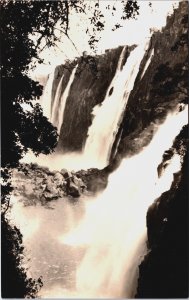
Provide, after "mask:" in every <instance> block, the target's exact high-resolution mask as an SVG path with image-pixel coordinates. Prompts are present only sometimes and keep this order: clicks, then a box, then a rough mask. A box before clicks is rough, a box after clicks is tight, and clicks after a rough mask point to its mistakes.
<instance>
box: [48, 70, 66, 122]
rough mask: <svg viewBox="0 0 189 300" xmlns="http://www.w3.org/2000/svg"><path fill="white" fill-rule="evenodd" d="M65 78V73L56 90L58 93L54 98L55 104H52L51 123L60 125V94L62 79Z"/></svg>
mask: <svg viewBox="0 0 189 300" xmlns="http://www.w3.org/2000/svg"><path fill="white" fill-rule="evenodd" d="M63 79H64V74H63V75H62V78H61V79H60V81H59V84H58V87H57V90H56V95H55V98H54V102H53V106H52V114H51V118H50V121H51V123H52V124H53V125H54V126H55V127H58V121H59V103H60V95H61V92H62V81H63Z"/></svg>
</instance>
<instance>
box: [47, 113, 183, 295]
mask: <svg viewBox="0 0 189 300" xmlns="http://www.w3.org/2000/svg"><path fill="white" fill-rule="evenodd" d="M186 123H187V109H185V110H183V111H182V112H179V113H176V112H175V113H174V114H173V115H169V116H168V118H167V119H166V121H165V122H164V124H162V125H160V127H159V129H158V131H157V132H156V134H155V136H154V138H153V140H152V141H151V143H150V144H149V145H148V146H147V147H146V148H144V150H143V151H142V152H141V153H139V154H137V155H135V156H133V157H130V158H127V159H125V160H124V161H123V162H122V164H121V165H120V167H119V168H118V169H117V170H116V171H115V172H114V173H112V174H111V175H110V177H109V183H108V187H107V188H106V190H105V191H104V192H103V193H102V194H100V195H99V196H97V197H96V198H95V199H93V200H90V199H88V200H87V201H84V202H82V201H81V202H79V203H80V204H79V203H78V205H81V203H82V207H83V205H84V208H85V212H84V214H83V213H82V214H81V216H80V220H77V222H75V220H74V218H73V215H74V211H75V206H72V205H71V204H70V209H69V211H67V212H66V219H67V220H69V221H67V224H69V225H68V227H67V228H66V231H67V233H61V230H62V229H61V228H62V227H61V228H60V232H59V235H58V232H57V230H53V229H52V228H51V230H53V232H56V235H55V234H54V238H56V243H57V245H56V244H55V247H60V245H62V247H63V249H64V247H70V251H69V253H70V254H68V253H67V252H66V253H67V254H66V255H70V258H69V259H68V258H66V259H67V261H68V260H70V261H75V260H76V261H77V263H76V278H75V275H74V273H73V270H72V273H70V274H69V273H67V277H68V278H70V279H69V284H68V286H66V285H65V284H64V281H62V283H59V284H54V285H52V286H51V287H49V286H48V285H44V288H42V290H41V296H42V297H61V298H108V297H109V298H117V297H126V298H132V297H133V296H134V294H135V291H136V286H137V276H138V265H139V264H140V262H141V260H142V257H143V255H144V254H145V252H146V246H145V240H146V213H147V209H148V207H149V206H150V204H151V203H153V201H154V200H155V199H156V198H157V197H159V196H160V195H161V194H162V193H163V192H165V191H166V190H169V189H170V186H171V183H172V181H173V174H174V173H175V172H177V171H179V169H180V157H179V156H178V155H175V156H174V157H173V158H172V160H171V162H170V164H169V165H168V166H167V168H166V170H165V172H164V173H163V175H162V177H160V178H158V175H157V167H158V165H159V164H160V163H161V161H162V155H163V153H164V152H165V151H166V150H167V149H169V148H170V147H171V146H172V143H173V141H174V138H175V137H176V136H177V135H178V133H179V132H180V130H181V128H182V127H183V125H185V124H186ZM48 220H49V219H48V218H47V221H46V223H45V224H46V225H45V232H46V231H47V232H48V228H46V226H48V225H47V224H48ZM55 223H56V226H57V222H55ZM77 224H78V225H77ZM50 226H51V227H52V223H51V225H50ZM69 226H70V227H69ZM69 228H70V230H69ZM43 234H44V232H43ZM47 235H48V234H47ZM44 238H45V237H44ZM45 239H46V238H45ZM81 250H82V251H84V256H83V255H82V256H81V257H80V258H78V257H79V253H80V251H81ZM55 251H56V250H55ZM41 255H43V254H41ZM49 259H51V258H49ZM62 260H64V254H62ZM51 264H53V262H51ZM70 276H71V277H70ZM74 278H75V279H74Z"/></svg>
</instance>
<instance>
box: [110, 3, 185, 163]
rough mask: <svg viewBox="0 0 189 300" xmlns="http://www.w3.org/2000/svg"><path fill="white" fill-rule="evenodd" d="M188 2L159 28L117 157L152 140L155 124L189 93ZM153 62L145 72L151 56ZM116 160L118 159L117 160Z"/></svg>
mask: <svg viewBox="0 0 189 300" xmlns="http://www.w3.org/2000/svg"><path fill="white" fill-rule="evenodd" d="M187 9H188V4H187V2H186V1H183V2H181V3H180V5H179V8H178V9H176V10H175V12H174V14H173V15H172V16H169V17H168V18H167V25H166V26H165V27H164V28H163V30H162V32H155V33H154V34H153V36H152V38H151V43H150V46H149V49H148V50H147V53H146V55H145V57H144V58H143V61H142V63H141V66H140V71H139V73H138V76H137V78H136V81H135V85H134V88H133V91H132V92H131V94H130V97H129V100H128V104H127V108H126V111H125V117H124V119H123V122H122V126H121V127H120V131H119V133H120V132H122V135H121V142H120V144H119V147H118V153H117V156H116V158H115V160H116V161H117V163H118V161H119V159H120V158H122V157H124V156H127V155H130V154H133V153H136V152H138V151H140V150H141V148H142V147H143V146H145V145H147V144H148V143H149V141H150V140H151V138H152V136H153V134H154V131H155V129H156V128H155V127H156V126H155V125H156V124H159V123H161V122H162V121H163V120H164V118H165V116H166V115H167V112H169V111H171V110H172V109H173V108H174V107H175V106H176V105H177V104H179V103H180V104H182V103H187V97H188V45H187V40H188V39H187V37H188V12H187ZM149 58H150V59H151V62H150V64H149V66H148V68H147V69H146V72H145V74H144V76H143V71H144V69H145V66H147V65H148V60H149ZM115 164H116V163H115Z"/></svg>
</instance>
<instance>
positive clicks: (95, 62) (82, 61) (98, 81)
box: [52, 47, 133, 152]
mask: <svg viewBox="0 0 189 300" xmlns="http://www.w3.org/2000/svg"><path fill="white" fill-rule="evenodd" d="M132 49H133V47H128V48H127V51H126V52H125V57H124V60H123V63H125V62H126V59H127V57H128V56H129V53H130V51H131V50H132ZM122 50H123V47H119V48H116V49H112V50H108V51H106V53H105V54H104V55H99V56H96V57H91V56H86V55H84V56H83V57H81V58H79V59H76V60H75V61H74V62H72V63H67V64H66V65H61V66H58V67H57V68H56V70H55V78H54V82H53V88H52V105H53V100H54V98H55V93H56V89H57V86H58V83H59V81H60V80H61V77H62V75H64V78H63V81H62V91H64V90H65V88H66V85H67V84H68V81H69V78H70V74H71V72H72V71H73V68H74V67H75V66H77V67H76V72H75V77H74V80H73V83H72V85H71V88H70V92H69V95H68V97H67V100H66V106H65V111H64V122H63V124H62V127H61V131H60V138H59V143H58V150H59V151H60V152H62V151H64V152H65V151H80V150H82V148H83V146H84V144H85V141H86V138H87V131H88V128H89V126H90V125H91V123H92V116H91V113H92V109H93V107H94V106H95V105H97V104H99V103H101V102H102V101H103V100H104V97H105V94H106V91H107V89H108V87H109V85H110V82H111V80H112V78H113V77H114V75H115V72H116V68H117V64H118V60H119V57H120V54H121V51H122ZM60 96H61V95H60Z"/></svg>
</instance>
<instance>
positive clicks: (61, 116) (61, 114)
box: [56, 65, 78, 133]
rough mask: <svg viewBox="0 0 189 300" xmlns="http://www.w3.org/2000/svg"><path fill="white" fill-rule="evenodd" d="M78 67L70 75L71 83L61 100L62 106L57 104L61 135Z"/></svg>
mask: <svg viewBox="0 0 189 300" xmlns="http://www.w3.org/2000/svg"><path fill="white" fill-rule="evenodd" d="M77 66H78V65H76V66H75V67H74V68H73V70H72V73H71V75H70V78H69V81H68V84H67V86H66V88H65V90H64V92H63V94H62V96H61V99H60V104H59V103H57V105H58V107H57V108H56V110H57V111H58V117H57V122H56V124H57V128H58V133H60V129H61V126H62V124H63V120H64V110H65V107H66V100H67V98H68V96H69V92H70V88H71V85H72V83H73V81H74V77H75V72H76V70H77Z"/></svg>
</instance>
